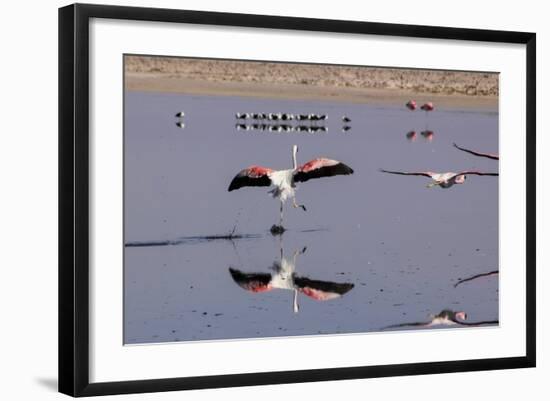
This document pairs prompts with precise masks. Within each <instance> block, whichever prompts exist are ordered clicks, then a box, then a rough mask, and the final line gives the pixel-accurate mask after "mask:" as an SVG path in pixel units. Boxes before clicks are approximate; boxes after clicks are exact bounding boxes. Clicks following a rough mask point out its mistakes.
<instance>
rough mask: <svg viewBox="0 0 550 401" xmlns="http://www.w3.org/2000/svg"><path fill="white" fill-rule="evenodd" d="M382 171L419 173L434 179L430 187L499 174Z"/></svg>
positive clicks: (446, 186) (387, 171)
mask: <svg viewBox="0 0 550 401" xmlns="http://www.w3.org/2000/svg"><path fill="white" fill-rule="evenodd" d="M379 171H381V172H382V173H389V174H399V175H419V176H424V177H428V178H431V179H432V182H431V183H429V184H428V185H427V187H428V188H433V187H434V186H439V187H441V188H450V187H452V186H453V185H455V184H464V181H466V176H467V175H491V176H498V173H481V172H479V171H461V172H460V173H434V172H432V171H422V172H418V173H408V172H406V171H389V170H383V169H380V170H379Z"/></svg>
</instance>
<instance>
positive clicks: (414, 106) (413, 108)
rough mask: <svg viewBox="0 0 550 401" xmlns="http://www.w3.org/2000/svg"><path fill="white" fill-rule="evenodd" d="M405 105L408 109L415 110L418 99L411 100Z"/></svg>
mask: <svg viewBox="0 0 550 401" xmlns="http://www.w3.org/2000/svg"><path fill="white" fill-rule="evenodd" d="M405 106H407V109H409V110H411V111H414V110H416V101H414V100H409V101H408V102H407V103H406V104H405Z"/></svg>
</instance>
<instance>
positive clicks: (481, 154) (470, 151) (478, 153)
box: [453, 143, 499, 160]
mask: <svg viewBox="0 0 550 401" xmlns="http://www.w3.org/2000/svg"><path fill="white" fill-rule="evenodd" d="M453 146H454V147H455V148H457V149H458V150H461V151H463V152H466V153H470V154H472V155H474V156H479V157H486V158H488V159H493V160H499V156H498V155H496V154H494V153H481V152H476V151H474V150H470V149H466V148H461V147H460V146H458V145H457V144H456V143H453Z"/></svg>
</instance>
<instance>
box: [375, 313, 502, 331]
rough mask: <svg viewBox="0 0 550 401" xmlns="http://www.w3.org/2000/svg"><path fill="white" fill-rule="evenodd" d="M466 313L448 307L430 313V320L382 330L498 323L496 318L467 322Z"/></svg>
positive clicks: (397, 325) (393, 325) (396, 325)
mask: <svg viewBox="0 0 550 401" xmlns="http://www.w3.org/2000/svg"><path fill="white" fill-rule="evenodd" d="M467 318H468V315H467V314H466V312H462V311H458V312H457V311H453V310H450V309H443V310H442V311H441V312H439V313H438V314H437V315H430V320H428V321H426V322H411V323H400V324H392V325H390V326H386V327H383V328H382V330H388V329H397V328H403V327H433V326H468V327H475V326H486V325H495V324H498V320H483V321H478V322H467V321H466V319H467Z"/></svg>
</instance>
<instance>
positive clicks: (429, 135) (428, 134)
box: [420, 129, 434, 142]
mask: <svg viewBox="0 0 550 401" xmlns="http://www.w3.org/2000/svg"><path fill="white" fill-rule="evenodd" d="M420 135H422V137H423V138H424V139H425V140H427V141H428V142H431V141H433V139H434V132H433V131H432V130H429V129H427V130H424V131H422V132H421V133H420Z"/></svg>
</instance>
